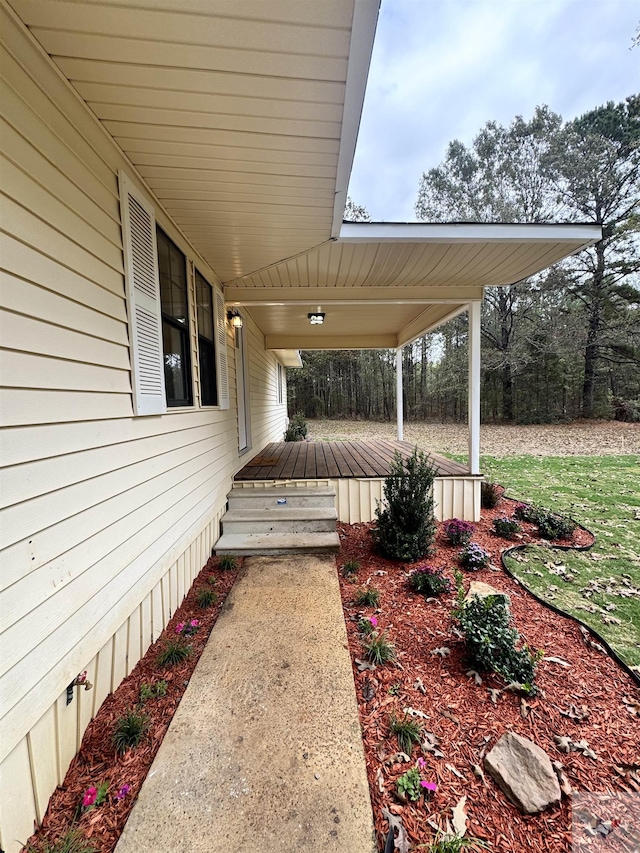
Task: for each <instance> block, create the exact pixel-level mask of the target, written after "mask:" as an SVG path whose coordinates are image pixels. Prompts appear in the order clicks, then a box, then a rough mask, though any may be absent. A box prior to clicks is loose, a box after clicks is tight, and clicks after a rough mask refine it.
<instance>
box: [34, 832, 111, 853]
mask: <svg viewBox="0 0 640 853" xmlns="http://www.w3.org/2000/svg"><path fill="white" fill-rule="evenodd" d="M96 849H97V848H95V847H94V846H93V844H90V843H89V842H88V841H87V840H86V839H85V838H84V837H83V835H82V833H81V832H80V830H79V829H75V828H72V829H68V830H67V831H66V832H65V833H64V835H61V836H60V838H58V839H57V841H54V842H49V841H46V840H45V841H44V842H41V844H40V845H39V846H38V847H34V846H33V845H32V844H29V845H28V847H27V848H26V850H27V853H96Z"/></svg>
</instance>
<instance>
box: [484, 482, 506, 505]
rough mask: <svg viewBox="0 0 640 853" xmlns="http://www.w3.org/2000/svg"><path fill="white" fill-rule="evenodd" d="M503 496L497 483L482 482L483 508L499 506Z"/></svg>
mask: <svg viewBox="0 0 640 853" xmlns="http://www.w3.org/2000/svg"><path fill="white" fill-rule="evenodd" d="M501 497H502V495H501V494H500V487H499V486H498V484H497V483H485V482H482V483H480V503H481V504H482V508H483V509H493V508H494V507H496V506H498V504H499V503H500V498H501Z"/></svg>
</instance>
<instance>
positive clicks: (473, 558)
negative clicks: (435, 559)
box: [458, 542, 491, 572]
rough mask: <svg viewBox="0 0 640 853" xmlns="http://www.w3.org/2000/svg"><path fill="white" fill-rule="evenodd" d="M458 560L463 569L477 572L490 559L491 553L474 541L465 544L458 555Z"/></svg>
mask: <svg viewBox="0 0 640 853" xmlns="http://www.w3.org/2000/svg"><path fill="white" fill-rule="evenodd" d="M458 560H459V562H460V565H461V566H462V568H463V569H467V570H468V571H470V572H477V571H478V570H479V569H484V567H485V566H488V565H489V562H490V561H491V554H490V553H489V552H488V551H485V550H484V548H481V547H480V546H479V545H476V544H475V543H473V542H472V543H471V544H470V545H467V546H466V548H463V549H462V551H461V552H460V554H459V555H458Z"/></svg>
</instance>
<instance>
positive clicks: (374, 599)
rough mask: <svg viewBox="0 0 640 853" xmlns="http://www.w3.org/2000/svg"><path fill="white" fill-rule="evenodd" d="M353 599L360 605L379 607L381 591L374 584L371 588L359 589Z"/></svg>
mask: <svg viewBox="0 0 640 853" xmlns="http://www.w3.org/2000/svg"><path fill="white" fill-rule="evenodd" d="M353 600H354V602H355V603H356V604H357V605H358V607H377V606H378V605H379V604H380V592H379V590H377V589H374V588H373V587H372V586H371V587H369V589H359V590H358V591H357V592H356V594H355V596H354V599H353Z"/></svg>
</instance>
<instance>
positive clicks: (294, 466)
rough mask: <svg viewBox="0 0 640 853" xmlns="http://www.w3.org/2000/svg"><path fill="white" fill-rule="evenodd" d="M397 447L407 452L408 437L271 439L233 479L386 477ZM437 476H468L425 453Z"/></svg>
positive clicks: (456, 466)
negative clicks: (275, 440)
mask: <svg viewBox="0 0 640 853" xmlns="http://www.w3.org/2000/svg"><path fill="white" fill-rule="evenodd" d="M396 450H398V451H400V453H401V454H402V455H403V457H405V458H406V457H407V456H410V455H411V453H412V452H413V445H412V444H409V442H408V441H386V440H382V441H297V442H284V441H280V442H274V443H273V444H268V445H267V446H266V447H265V448H264V450H263V451H262V452H261V453H260V454H259V455H258V456H254V457H253V459H251V460H250V461H249V462H247V464H246V465H245V466H244V468H242V469H241V470H240V471H238V473H237V474H236V476H235V479H236V480H321V479H325V478H329V479H346V478H350V477H358V478H370V477H386V476H387V475H388V473H389V464H390V462H391V461H392V460H393V455H394V453H395V451H396ZM429 457H430V459H431V462H432V464H433V465H434V466H435V467H436V468H437V471H438V473H437V476H438V477H469V476H470V474H469V469H468V468H467V467H466V466H465V465H460V464H459V463H458V462H453V461H452V460H451V459H446V458H445V457H444V456H439V455H438V454H437V453H429Z"/></svg>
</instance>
